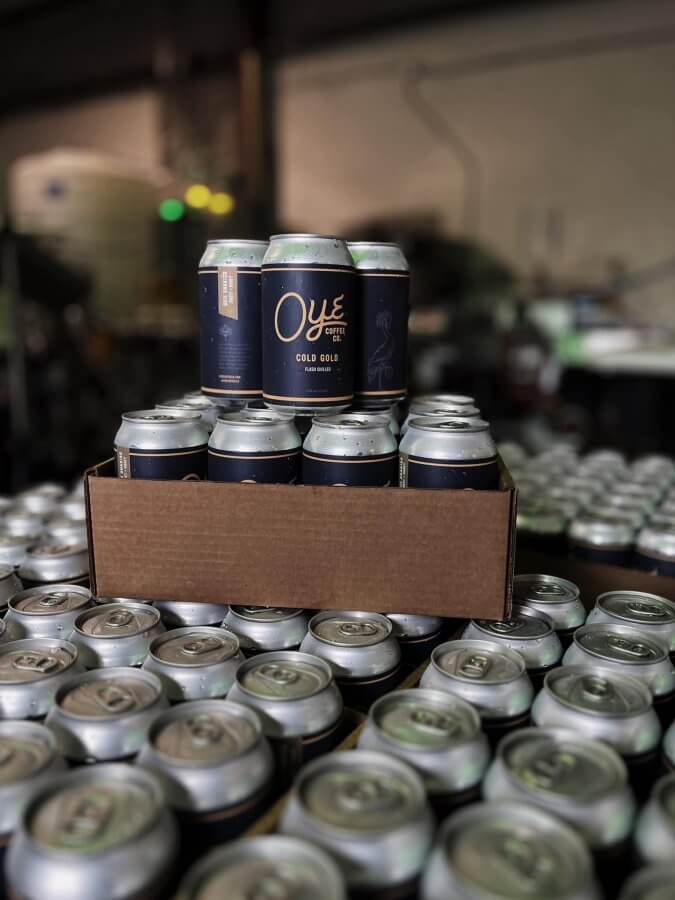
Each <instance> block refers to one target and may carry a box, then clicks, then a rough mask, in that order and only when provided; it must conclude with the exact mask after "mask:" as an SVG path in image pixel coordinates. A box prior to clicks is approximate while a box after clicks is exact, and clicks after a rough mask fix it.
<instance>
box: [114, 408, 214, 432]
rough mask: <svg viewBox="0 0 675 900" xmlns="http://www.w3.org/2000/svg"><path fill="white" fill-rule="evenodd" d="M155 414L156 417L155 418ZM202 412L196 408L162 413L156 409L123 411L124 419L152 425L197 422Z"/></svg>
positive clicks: (160, 425)
mask: <svg viewBox="0 0 675 900" xmlns="http://www.w3.org/2000/svg"><path fill="white" fill-rule="evenodd" d="M153 416H154V418H153ZM201 417H202V416H201V413H200V412H199V410H196V409H189V410H188V409H186V410H185V412H181V413H171V412H167V413H162V414H161V415H160V416H158V415H157V410H156V409H134V410H132V411H131V412H125V413H122V421H124V422H136V423H139V424H141V425H152V427H153V428H154V427H156V426H158V427H163V426H166V425H175V424H176V423H177V422H193V421H194V422H197V421H200V420H201Z"/></svg>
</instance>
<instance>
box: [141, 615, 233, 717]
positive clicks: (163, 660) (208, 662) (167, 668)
mask: <svg viewBox="0 0 675 900" xmlns="http://www.w3.org/2000/svg"><path fill="white" fill-rule="evenodd" d="M243 659H244V656H243V654H242V653H241V650H240V649H239V639H238V638H237V636H236V635H235V634H233V633H229V632H227V631H225V629H223V628H213V627H210V626H208V625H193V626H190V627H187V628H176V629H174V630H173V631H170V632H168V633H167V634H160V635H158V636H156V637H155V638H154V639H153V640H152V642H151V643H150V649H149V652H148V655H147V658H146V660H145V662H144V663H143V668H144V669H145V670H146V671H148V672H153V673H154V674H155V675H156V676H157V677H158V678H159V680H160V681H161V682H162V687H163V688H164V693H165V694H166V696H167V697H168V698H169V700H170V701H171V702H172V703H179V702H182V701H185V700H206V699H212V698H217V697H224V696H225V695H226V694H227V692H228V691H229V690H230V688H231V687H232V685H233V683H234V676H235V673H236V671H237V669H238V668H239V665H240V664H241V663H242V662H243Z"/></svg>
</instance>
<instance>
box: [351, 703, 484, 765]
mask: <svg viewBox="0 0 675 900" xmlns="http://www.w3.org/2000/svg"><path fill="white" fill-rule="evenodd" d="M425 696H426V697H429V699H430V700H435V701H436V703H437V704H438V706H442V707H444V709H445V711H449V710H450V709H453V710H455V709H459V710H460V711H461V712H462V713H464V714H466V715H467V716H468V717H469V718H470V719H471V723H472V724H473V727H474V730H473V733H472V734H469V735H466V736H465V737H463V738H460V739H457V738H452V739H451V740H448V742H447V744H446V745H445V746H442V747H428V746H426V747H425V746H421V745H419V744H411V743H410V742H408V741H403V740H401V739H399V738H396V737H394V735H392V734H389V733H387V732H386V731H384V729H382V728H381V727H380V724H379V722H378V721H377V714H378V712H379V711H380V710H381V709H382V708H383V707H385V706H386V705H388V704H392V703H396V702H397V701H398V700H401V699H402V698H408V699H410V700H415V699H419V700H420V701H421V700H423V699H424V697H425ZM368 722H370V724H371V725H372V726H373V728H374V729H375V730H376V731H377V733H378V735H380V737H382V739H383V740H385V741H386V742H387V743H389V744H392V745H393V746H394V747H400V748H402V749H406V750H414V752H415V753H418V752H419V753H429V754H435V753H447V752H448V750H454V749H456V748H457V747H461V746H465V745H466V744H473V743H475V741H476V739H477V738H479V737H480V735H481V734H482V731H481V718H480V716H479V714H478V711H477V710H476V708H475V707H474V706H472V705H471V703H469V702H468V700H464V698H462V697H459V696H458V695H457V694H451V693H449V692H448V691H440V690H438V689H437V688H425V687H418V688H409V689H406V690H402V691H400V690H399V691H390V692H389V693H388V694H383V695H382V696H381V697H378V699H377V700H376V701H375V702H374V703H373V705H372V706H371V707H370V710H369V712H368Z"/></svg>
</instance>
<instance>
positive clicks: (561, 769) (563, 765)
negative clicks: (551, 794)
mask: <svg viewBox="0 0 675 900" xmlns="http://www.w3.org/2000/svg"><path fill="white" fill-rule="evenodd" d="M576 765H577V761H576V759H575V757H574V755H573V754H572V753H568V752H567V751H565V750H554V751H552V752H551V753H549V754H548V756H540V757H539V758H538V759H535V760H534V761H533V762H532V763H531V765H529V766H527V768H525V770H524V771H523V778H524V779H525V781H527V782H528V783H529V784H532V785H534V786H535V787H542V788H551V787H554V786H555V785H556V784H560V782H561V780H562V779H563V778H564V777H565V776H566V775H568V774H569V773H571V772H573V771H574V769H575V768H576Z"/></svg>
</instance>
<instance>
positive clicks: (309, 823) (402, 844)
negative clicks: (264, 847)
mask: <svg viewBox="0 0 675 900" xmlns="http://www.w3.org/2000/svg"><path fill="white" fill-rule="evenodd" d="M279 830H280V831H281V832H282V834H290V835H293V836H295V837H299V838H304V839H307V840H310V841H312V843H314V844H317V845H318V846H319V847H321V848H322V849H323V850H325V851H326V852H327V853H329V854H330V855H331V856H332V857H333V859H334V860H335V862H336V863H337V864H338V866H339V867H340V870H341V871H342V874H343V876H344V879H345V881H346V884H347V889H348V890H349V891H350V892H351V891H357V892H358V891H363V892H364V893H365V892H367V893H368V896H369V897H379V896H385V895H387V896H388V894H386V892H387V891H391V890H392V889H394V888H396V889H397V890H398V891H399V893H397V894H396V896H399V895H400V896H403V892H404V890H408V892H409V893H412V891H413V890H414V889H415V886H416V883H417V879H418V877H419V875H420V874H421V872H422V870H423V868H424V865H425V862H426V859H427V856H428V854H429V850H430V849H431V843H432V840H433V818H432V815H431V812H430V809H429V806H428V804H427V801H426V797H425V792H424V785H423V783H422V780H421V778H420V777H419V775H418V774H417V773H416V772H415V770H414V769H413V768H412V767H411V766H410V765H408V764H407V763H405V762H403V761H402V760H400V759H397V758H396V757H394V756H388V755H387V754H385V753H377V752H375V751H372V750H352V751H350V752H349V753H328V754H326V755H325V756H321V757H319V758H318V759H315V760H313V761H312V762H311V763H308V764H307V765H306V766H304V767H303V769H302V770H301V772H300V774H299V775H298V777H297V779H296V781H295V784H294V786H293V791H292V793H291V796H290V798H289V800H288V803H287V804H286V806H285V808H284V811H283V813H282V816H281V822H280V826H279Z"/></svg>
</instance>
